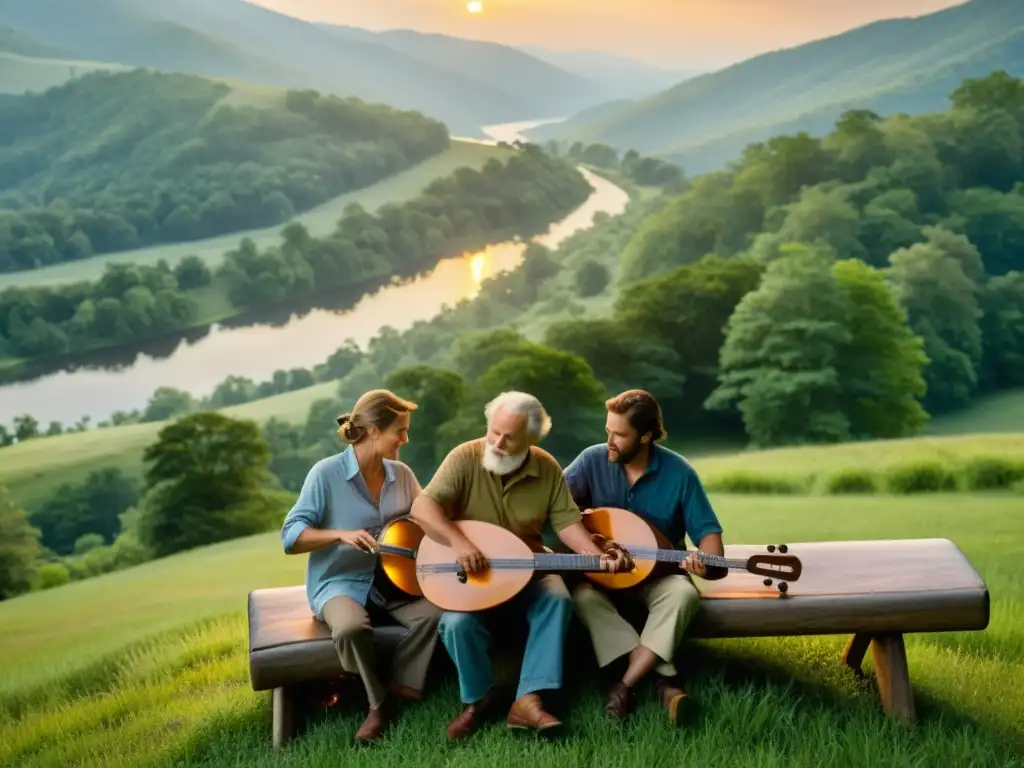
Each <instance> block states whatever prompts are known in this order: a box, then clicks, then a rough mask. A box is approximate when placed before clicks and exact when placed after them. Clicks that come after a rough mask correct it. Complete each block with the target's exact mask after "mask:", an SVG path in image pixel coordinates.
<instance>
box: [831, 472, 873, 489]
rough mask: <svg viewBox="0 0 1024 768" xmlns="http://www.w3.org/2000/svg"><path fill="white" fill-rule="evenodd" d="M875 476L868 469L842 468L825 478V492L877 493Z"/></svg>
mask: <svg viewBox="0 0 1024 768" xmlns="http://www.w3.org/2000/svg"><path fill="white" fill-rule="evenodd" d="M877 490H878V486H877V484H876V483H875V476H874V475H873V474H872V473H871V472H868V471H867V470H866V469H841V470H839V471H838V472H834V473H833V474H831V475H829V476H828V478H826V480H825V493H830V494H839V493H875V492H876V491H877Z"/></svg>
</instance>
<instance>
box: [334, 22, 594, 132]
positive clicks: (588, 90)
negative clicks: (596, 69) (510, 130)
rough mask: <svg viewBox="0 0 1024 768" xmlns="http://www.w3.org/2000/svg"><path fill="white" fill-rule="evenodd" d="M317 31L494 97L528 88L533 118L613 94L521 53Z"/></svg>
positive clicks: (458, 41) (354, 31)
mask: <svg viewBox="0 0 1024 768" xmlns="http://www.w3.org/2000/svg"><path fill="white" fill-rule="evenodd" d="M322 28H323V29H326V30H327V31H328V32H330V33H331V34H333V35H336V36H337V37H339V38H341V39H343V40H346V41H350V42H351V41H358V42H361V43H369V44H376V45H381V46H386V47H388V48H390V49H391V50H394V51H396V52H398V53H401V54H402V55H405V56H411V57H413V58H416V59H419V60H420V61H422V62H423V63H424V64H425V65H427V66H431V67H439V68H441V69H444V70H446V71H448V72H450V73H452V74H453V75H457V76H459V77H464V76H466V75H467V74H468V75H471V76H472V77H473V79H474V80H476V81H479V82H481V83H485V84H486V85H488V86H489V87H492V88H495V89H497V91H498V92H499V93H505V92H508V90H509V86H510V83H522V84H526V83H529V84H530V97H531V103H530V105H529V106H530V108H531V109H539V110H540V112H538V113H537V114H539V115H551V116H568V115H569V114H572V112H574V111H575V110H576V109H578V108H579V107H580V106H581V105H590V104H596V103H598V102H600V101H601V100H602V99H606V98H608V95H609V94H610V93H612V92H613V91H612V90H611V89H610V88H608V87H607V86H606V84H605V83H604V82H603V81H601V80H600V79H598V78H589V77H582V76H580V75H578V74H573V73H571V72H568V71H566V69H565V68H560V67H558V66H554V65H552V64H549V63H548V62H546V61H542V60H541V59H539V58H536V57H534V56H530V55H528V54H527V53H524V52H523V51H522V50H519V49H516V48H512V47H509V46H505V45H499V44H497V43H486V42H480V41H477V40H465V39H462V38H458V37H452V36H450V35H440V34H426V33H423V32H415V31H413V30H404V29H396V30H387V31H383V32H371V31H369V30H365V29H358V28H356V27H340V26H334V25H322ZM509 95H510V96H511V95H512V94H511V93H510V94H509ZM524 106H525V105H524Z"/></svg>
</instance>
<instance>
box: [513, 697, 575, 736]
mask: <svg viewBox="0 0 1024 768" xmlns="http://www.w3.org/2000/svg"><path fill="white" fill-rule="evenodd" d="M505 724H506V725H507V726H508V727H509V728H521V729H529V728H533V729H535V730H538V731H546V730H548V729H549V728H555V727H557V726H559V725H561V724H562V721H561V720H559V719H558V718H557V717H555V716H554V715H552V714H550V713H549V712H545V711H544V704H543V702H542V701H541V700H540V696H538V695H537V694H536V693H528V694H526V695H525V696H523V697H522V698H521V699H519V700H518V701H516V703H515V704H513V705H512V708H511V709H510V710H509V711H508V720H506V722H505Z"/></svg>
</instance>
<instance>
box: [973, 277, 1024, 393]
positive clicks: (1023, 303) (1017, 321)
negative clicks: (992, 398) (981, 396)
mask: <svg viewBox="0 0 1024 768" xmlns="http://www.w3.org/2000/svg"><path fill="white" fill-rule="evenodd" d="M981 306H982V309H983V311H984V315H983V317H982V319H981V328H982V339H983V341H984V343H983V353H982V357H983V364H982V376H981V383H982V384H983V386H984V387H985V388H986V389H1000V388H1006V387H1020V386H1024V272H1008V273H1007V274H1005V275H1000V276H998V277H993V278H992V279H991V280H989V281H988V284H987V285H986V286H985V289H984V291H983V292H982V296H981Z"/></svg>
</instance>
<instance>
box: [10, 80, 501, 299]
mask: <svg viewBox="0 0 1024 768" xmlns="http://www.w3.org/2000/svg"><path fill="white" fill-rule="evenodd" d="M225 98H226V99H227V97H225ZM232 98H234V99H242V100H245V101H247V102H248V101H252V100H258V99H260V98H266V94H265V93H264V92H263V91H261V90H259V89H249V90H246V91H244V92H240V93H238V94H235V95H233V96H232ZM222 103H229V101H223V100H222ZM509 151H510V150H507V149H504V148H502V147H497V146H492V145H490V144H480V143H475V142H469V141H455V140H453V141H452V142H451V145H450V146H449V148H448V149H447V150H445V151H444V152H441V153H440V154H437V155H434V156H433V157H431V158H428V159H427V160H424V161H423V162H421V163H418V164H416V165H414V166H412V167H410V168H406V169H405V170H404V171H401V172H399V173H396V174H394V175H393V176H389V177H387V178H386V179H383V180H381V181H379V182H377V183H376V184H371V185H370V186H368V187H364V188H363V189H359V190H355V191H353V192H348V193H346V194H344V195H339V196H338V197H335V198H333V199H331V200H328V201H327V202H326V203H323V204H322V205H319V206H317V207H316V208H313V209H311V210H309V211H306V212H305V213H302V214H299V215H298V216H296V217H295V219H294V221H298V222H301V223H302V224H304V225H305V226H306V228H307V229H309V231H310V233H311V234H313V235H317V236H323V235H326V234H328V233H330V232H332V231H333V230H334V226H335V224H336V223H337V221H338V219H340V218H341V214H342V211H344V209H345V206H347V205H348V204H349V203H359V204H360V205H362V206H363V207H364V208H365V209H366V210H368V211H375V210H377V208H379V207H380V206H382V205H384V204H385V203H400V202H404V201H406V200H409V199H411V198H413V197H415V196H416V195H418V194H419V193H420V192H421V191H422V190H423V188H424V187H426V186H427V185H428V184H430V183H431V182H432V181H434V180H435V179H438V178H441V177H443V176H448V175H450V174H451V173H452V172H454V171H455V169H457V168H461V167H469V168H473V169H479V168H481V167H483V165H484V163H486V162H487V161H488V160H489V159H490V158H492V157H497V158H499V159H502V158H504V157H505V156H506V155H507V154H508V152H509ZM282 226H283V225H275V226H272V227H264V228H260V229H251V230H246V231H243V232H233V233H231V234H228V235H220V236H218V237H212V238H207V239H204V240H195V241H191V242H187V243H172V244H167V245H156V246H150V247H146V248H139V249H136V250H131V251H119V252H117V253H108V254H105V255H102V256H93V257H92V258H90V259H83V260H82V261H71V262H64V263H61V264H54V265H52V266H49V267H44V268H42V269H33V270H26V271H23V272H15V273H12V274H5V275H2V276H0V290H2V289H4V288H8V287H11V286H19V287H25V286H31V285H56V284H59V283H67V282H73V281H76V280H95V279H97V278H99V277H100V276H101V275H102V274H103V270H104V269H105V268H106V265H107V264H112V263H119V262H132V263H135V264H149V265H155V264H156V263H157V262H158V261H160V259H166V260H167V263H168V264H170V265H171V266H172V267H173V266H174V265H175V264H176V263H177V262H179V261H181V259H183V258H185V257H186V256H193V255H194V256H199V257H200V258H201V259H203V260H204V261H205V262H206V263H207V264H208V265H209V266H210V267H211V269H212V268H214V267H216V266H218V265H219V264H220V261H221V257H222V256H223V254H224V253H225V252H226V251H229V250H231V249H233V248H237V247H238V243H239V242H240V241H241V240H242V238H245V237H248V238H250V239H251V240H252V241H253V242H254V243H256V245H257V247H259V248H261V249H262V248H267V247H269V246H271V245H277V244H278V243H280V241H281V228H282ZM203 310H204V314H210V313H211V311H212V310H210V309H209V308H207V307H205V306H204V307H203Z"/></svg>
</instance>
